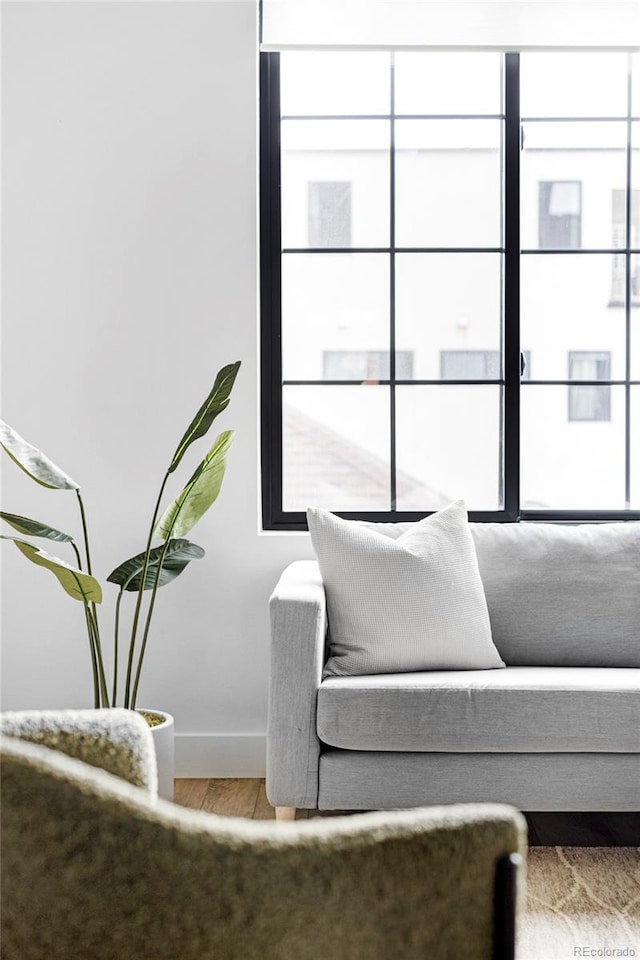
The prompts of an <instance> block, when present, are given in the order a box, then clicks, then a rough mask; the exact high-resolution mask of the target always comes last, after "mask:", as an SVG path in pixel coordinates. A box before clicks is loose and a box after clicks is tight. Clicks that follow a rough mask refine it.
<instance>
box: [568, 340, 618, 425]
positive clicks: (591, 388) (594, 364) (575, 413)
mask: <svg viewBox="0 0 640 960" xmlns="http://www.w3.org/2000/svg"><path fill="white" fill-rule="evenodd" d="M610 377H611V354H610V353H609V352H608V351H606V352H605V351H603V352H601V353H592V352H589V351H582V350H579V351H570V352H569V380H609V379H610ZM569 420H611V387H610V386H609V385H608V384H606V385H605V384H603V385H602V386H599V385H597V384H584V385H577V384H576V385H574V384H571V385H570V386H569Z"/></svg>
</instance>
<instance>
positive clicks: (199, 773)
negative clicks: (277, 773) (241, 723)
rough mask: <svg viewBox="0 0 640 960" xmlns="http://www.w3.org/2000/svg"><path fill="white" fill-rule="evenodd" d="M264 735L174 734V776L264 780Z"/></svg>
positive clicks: (265, 753) (265, 749) (265, 739)
mask: <svg viewBox="0 0 640 960" xmlns="http://www.w3.org/2000/svg"><path fill="white" fill-rule="evenodd" d="M266 757H267V738H266V736H265V735H264V734H229V735H226V734H218V735H216V734H207V733H202V734H200V733H195V734H182V735H180V734H177V735H176V777H264V775H265V767H266Z"/></svg>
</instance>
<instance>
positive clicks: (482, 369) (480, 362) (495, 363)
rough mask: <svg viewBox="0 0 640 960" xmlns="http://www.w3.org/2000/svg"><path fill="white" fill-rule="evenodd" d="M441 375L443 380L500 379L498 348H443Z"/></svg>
mask: <svg viewBox="0 0 640 960" xmlns="http://www.w3.org/2000/svg"><path fill="white" fill-rule="evenodd" d="M440 376H441V377H442V379H443V380H498V379H499V377H500V352H499V351H498V350H442V351H441V352H440Z"/></svg>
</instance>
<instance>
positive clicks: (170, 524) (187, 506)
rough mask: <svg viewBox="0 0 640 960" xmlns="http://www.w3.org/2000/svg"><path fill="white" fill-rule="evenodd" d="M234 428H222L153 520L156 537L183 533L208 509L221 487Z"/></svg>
mask: <svg viewBox="0 0 640 960" xmlns="http://www.w3.org/2000/svg"><path fill="white" fill-rule="evenodd" d="M233 437H234V431H233V430H225V431H224V432H223V433H221V434H220V436H219V437H218V438H217V439H216V441H215V443H214V445H213V446H212V447H211V450H209V453H208V454H207V455H206V457H205V458H204V460H203V461H202V463H201V464H200V465H199V466H198V467H197V468H196V470H195V472H194V474H193V476H192V477H191V479H190V480H189V482H188V484H187V485H186V486H185V488H184V489H183V490H182V492H181V493H180V494H179V495H178V496H177V497H176V499H175V500H174V501H173V503H172V504H171V505H170V506H169V507H167V509H166V510H165V512H164V513H163V515H162V516H161V517H160V520H159V521H158V523H157V524H156V528H155V530H154V533H155V535H156V537H162V538H163V539H165V540H166V538H167V537H169V536H172V535H173V536H176V537H183V536H184V535H185V534H186V533H188V532H189V530H191V528H192V527H194V526H195V525H196V523H197V522H198V520H199V519H200V517H201V516H202V515H203V514H204V513H205V512H206V511H207V510H208V509H209V507H210V506H211V504H212V503H213V502H214V500H215V499H216V498H217V496H218V494H219V493H220V488H221V487H222V479H223V477H224V471H225V467H226V457H227V453H228V452H229V448H230V447H231V444H232V443H233Z"/></svg>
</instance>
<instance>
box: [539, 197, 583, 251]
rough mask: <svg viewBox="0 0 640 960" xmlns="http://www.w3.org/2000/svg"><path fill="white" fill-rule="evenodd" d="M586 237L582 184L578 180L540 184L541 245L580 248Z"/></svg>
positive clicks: (545, 246) (543, 246)
mask: <svg viewBox="0 0 640 960" xmlns="http://www.w3.org/2000/svg"><path fill="white" fill-rule="evenodd" d="M581 237H582V184H581V183H580V182H579V181H577V180H541V181H539V183H538V246H539V247H540V248H542V249H558V248H559V249H568V250H579V249H580V247H581Z"/></svg>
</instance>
